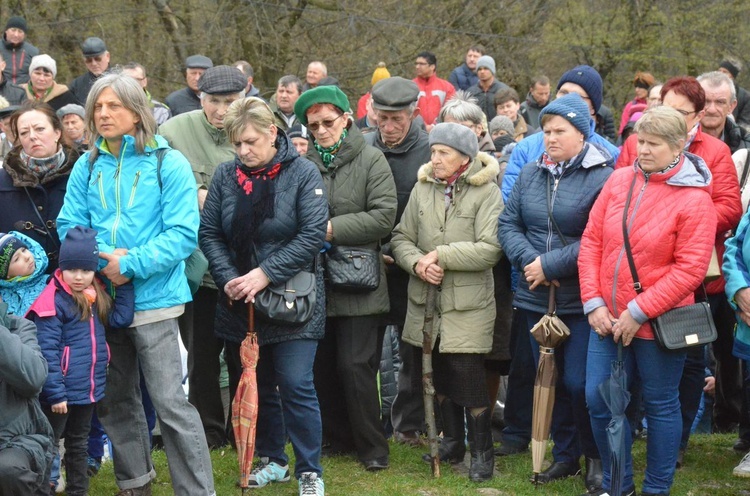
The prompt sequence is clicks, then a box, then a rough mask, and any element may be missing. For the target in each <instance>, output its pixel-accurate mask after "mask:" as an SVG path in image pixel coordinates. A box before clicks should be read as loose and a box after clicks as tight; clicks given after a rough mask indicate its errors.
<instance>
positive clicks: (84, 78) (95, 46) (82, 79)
mask: <svg viewBox="0 0 750 496" xmlns="http://www.w3.org/2000/svg"><path fill="white" fill-rule="evenodd" d="M81 51H82V52H83V61H84V63H85V64H86V69H87V71H86V74H82V75H80V76H78V77H77V78H75V79H74V80H73V81H72V82H71V83H70V91H71V92H73V94H74V95H75V96H76V99H77V100H78V101H79V102H81V105H85V104H86V98H87V97H88V96H89V91H90V90H91V86H93V85H94V83H95V82H96V80H97V79H99V78H100V77H102V75H103V74H106V73H107V72H109V52H108V51H107V45H105V44H104V41H102V39H101V38H97V37H95V36H92V37H91V38H86V40H84V42H83V44H82V45H81Z"/></svg>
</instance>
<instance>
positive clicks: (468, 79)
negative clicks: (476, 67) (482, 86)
mask: <svg viewBox="0 0 750 496" xmlns="http://www.w3.org/2000/svg"><path fill="white" fill-rule="evenodd" d="M477 81H479V76H477V73H476V72H474V71H472V70H471V69H469V66H468V65H466V62H464V63H463V64H461V65H459V66H458V67H456V68H455V69H453V71H451V75H450V76H448V82H449V83H451V84H452V85H453V87H454V88H456V89H457V90H464V91H466V90H468V89H469V88H471V87H472V86H474V85H475V84H477Z"/></svg>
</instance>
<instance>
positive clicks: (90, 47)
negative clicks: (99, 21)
mask: <svg viewBox="0 0 750 496" xmlns="http://www.w3.org/2000/svg"><path fill="white" fill-rule="evenodd" d="M81 51H82V52H83V56H84V57H96V56H97V55H101V54H103V53H104V52H106V51H107V45H105V44H104V41H102V39H101V38H97V37H96V36H92V37H91V38H86V41H84V42H83V44H82V45H81Z"/></svg>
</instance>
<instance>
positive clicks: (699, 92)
mask: <svg viewBox="0 0 750 496" xmlns="http://www.w3.org/2000/svg"><path fill="white" fill-rule="evenodd" d="M661 99H662V104H663V105H665V106H667V107H672V108H673V109H675V110H676V111H677V112H679V114H680V115H682V117H683V118H684V119H685V124H686V126H687V129H688V133H687V140H686V144H685V146H684V150H685V151H687V152H690V153H692V154H694V155H698V156H699V157H700V158H702V159H703V160H704V161H705V162H706V165H707V166H708V169H709V170H710V171H711V199H712V200H713V203H714V207H716V214H717V218H718V221H717V223H716V240H715V247H716V253H717V256H718V259H719V260H721V257H722V256H723V254H724V240H725V239H726V238H727V237H728V235H729V233H730V231H732V230H734V229H735V228H736V227H737V225H738V224H739V222H740V217H742V203H741V202H740V185H739V180H738V179H737V172H736V171H735V167H734V162H733V161H732V156H731V154H730V152H729V147H727V145H726V144H725V143H723V142H722V141H721V140H720V139H718V138H714V137H713V136H710V135H709V134H708V133H706V132H704V131H703V129H702V126H701V119H703V117H704V116H705V114H706V108H705V107H706V93H705V90H704V89H703V87H702V86H701V84H700V82H699V81H698V80H697V79H696V78H694V77H688V76H678V77H674V78H672V79H670V80H669V81H667V82H666V83H664V86H662V88H661ZM637 144H638V135H637V134H633V135H631V136H630V137H629V138H628V139H627V141H626V142H625V144H624V145H623V147H622V154H620V158H619V159H618V160H617V164H616V165H615V168H616V169H619V168H621V167H632V165H633V163H634V162H635V159H636V157H637ZM706 292H707V293H708V301H709V303H710V304H711V311H712V312H713V314H714V321H715V323H716V326H717V330H718V328H719V327H720V326H721V323H720V321H719V320H718V319H717V317H718V316H719V315H720V314H719V313H718V312H719V310H720V309H722V308H724V306H725V305H724V304H723V303H722V300H724V299H725V298H726V297H725V295H724V277H720V278H718V279H717V280H715V281H712V282H709V283H706ZM698 294H702V292H701V291H699V292H698ZM704 372H705V359H704V347H703V346H696V347H694V348H691V349H690V351H688V355H687V360H686V361H685V369H684V371H683V374H682V381H681V382H680V406H681V408H682V439H681V440H680V453H679V456H678V458H677V463H678V466H680V465H682V462H683V455H684V452H685V449H686V448H687V442H688V438H689V436H690V426H691V425H692V424H693V419H694V418H695V414H696V413H697V411H698V407H699V405H700V399H701V393H702V392H703V387H704V386H705V381H704V379H705V374H704Z"/></svg>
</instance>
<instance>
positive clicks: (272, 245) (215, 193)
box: [200, 132, 328, 346]
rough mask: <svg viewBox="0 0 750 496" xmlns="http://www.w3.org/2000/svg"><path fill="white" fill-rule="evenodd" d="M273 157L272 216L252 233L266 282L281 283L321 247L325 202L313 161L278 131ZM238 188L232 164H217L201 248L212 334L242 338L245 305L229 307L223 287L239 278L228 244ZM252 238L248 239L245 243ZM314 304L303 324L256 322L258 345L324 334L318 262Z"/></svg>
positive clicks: (322, 289) (304, 266)
mask: <svg viewBox="0 0 750 496" xmlns="http://www.w3.org/2000/svg"><path fill="white" fill-rule="evenodd" d="M276 149H277V150H278V151H277V152H276V155H275V156H274V158H273V159H272V160H271V162H270V163H279V162H281V163H283V164H285V166H284V168H283V169H282V170H281V172H279V175H278V176H276V178H275V179H274V181H275V182H276V183H275V192H276V193H275V197H274V216H273V218H270V219H266V220H264V221H263V222H262V223H261V225H260V227H259V228H258V234H257V236H255V249H256V251H257V254H258V259H259V260H260V268H261V269H263V272H264V273H265V274H266V276H268V278H269V279H270V280H271V284H274V283H279V282H284V281H287V280H289V279H290V278H291V277H293V276H294V275H296V274H297V273H298V272H299V271H300V270H310V269H311V267H312V262H313V259H314V258H315V257H316V256H317V255H318V253H319V251H320V249H321V248H322V247H323V242H324V241H325V236H326V227H327V224H328V202H327V198H328V197H327V195H326V192H325V187H324V186H323V179H322V177H321V176H320V173H319V172H318V170H317V168H316V167H315V165H314V164H313V163H312V162H310V161H309V160H307V159H305V158H302V157H300V156H299V155H298V154H297V152H296V150H295V149H294V146H293V145H292V142H291V140H289V138H287V136H286V135H285V134H284V133H283V132H279V135H278V137H277V139H276ZM239 192H240V186H239V184H238V182H237V175H236V165H235V162H226V163H223V164H221V165H219V166H218V167H217V168H216V171H215V172H214V177H213V179H212V180H211V186H210V187H209V189H208V196H207V197H206V202H205V204H204V205H203V214H202V216H201V227H200V246H201V250H202V251H203V253H204V255H205V256H206V258H207V259H208V262H209V269H210V271H211V275H212V276H213V278H214V281H216V286H217V287H218V288H219V303H218V305H217V308H216V322H215V325H214V332H215V333H216V335H217V336H219V337H220V338H223V339H228V340H230V341H232V342H236V343H239V342H242V340H243V339H244V337H245V334H246V333H247V310H246V308H247V307H246V305H245V304H244V303H241V302H235V303H234V305H233V308H231V309H230V308H229V305H228V299H227V297H226V294H225V293H224V290H223V288H224V286H225V285H226V284H227V283H228V282H229V281H231V280H232V279H234V278H236V277H239V276H240V275H243V274H240V272H239V270H238V269H237V263H236V254H235V252H234V251H233V250H232V249H231V248H230V247H229V244H228V240H230V239H232V218H233V217H234V207H235V203H236V200H237V194H238V193H239ZM251 241H252V240H250V239H248V240H247V242H248V243H250V242H251ZM316 298H317V299H316V308H315V313H314V315H313V318H312V320H310V322H308V323H307V324H305V325H304V326H303V327H293V326H280V325H273V324H270V323H268V322H264V321H261V320H259V319H258V320H256V326H255V329H256V331H257V332H258V342H259V343H260V345H261V346H263V345H266V344H274V343H280V342H284V341H290V340H293V339H320V338H322V337H323V334H324V332H325V315H326V311H325V287H324V283H323V274H322V270H321V264H318V272H317V291H316Z"/></svg>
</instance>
